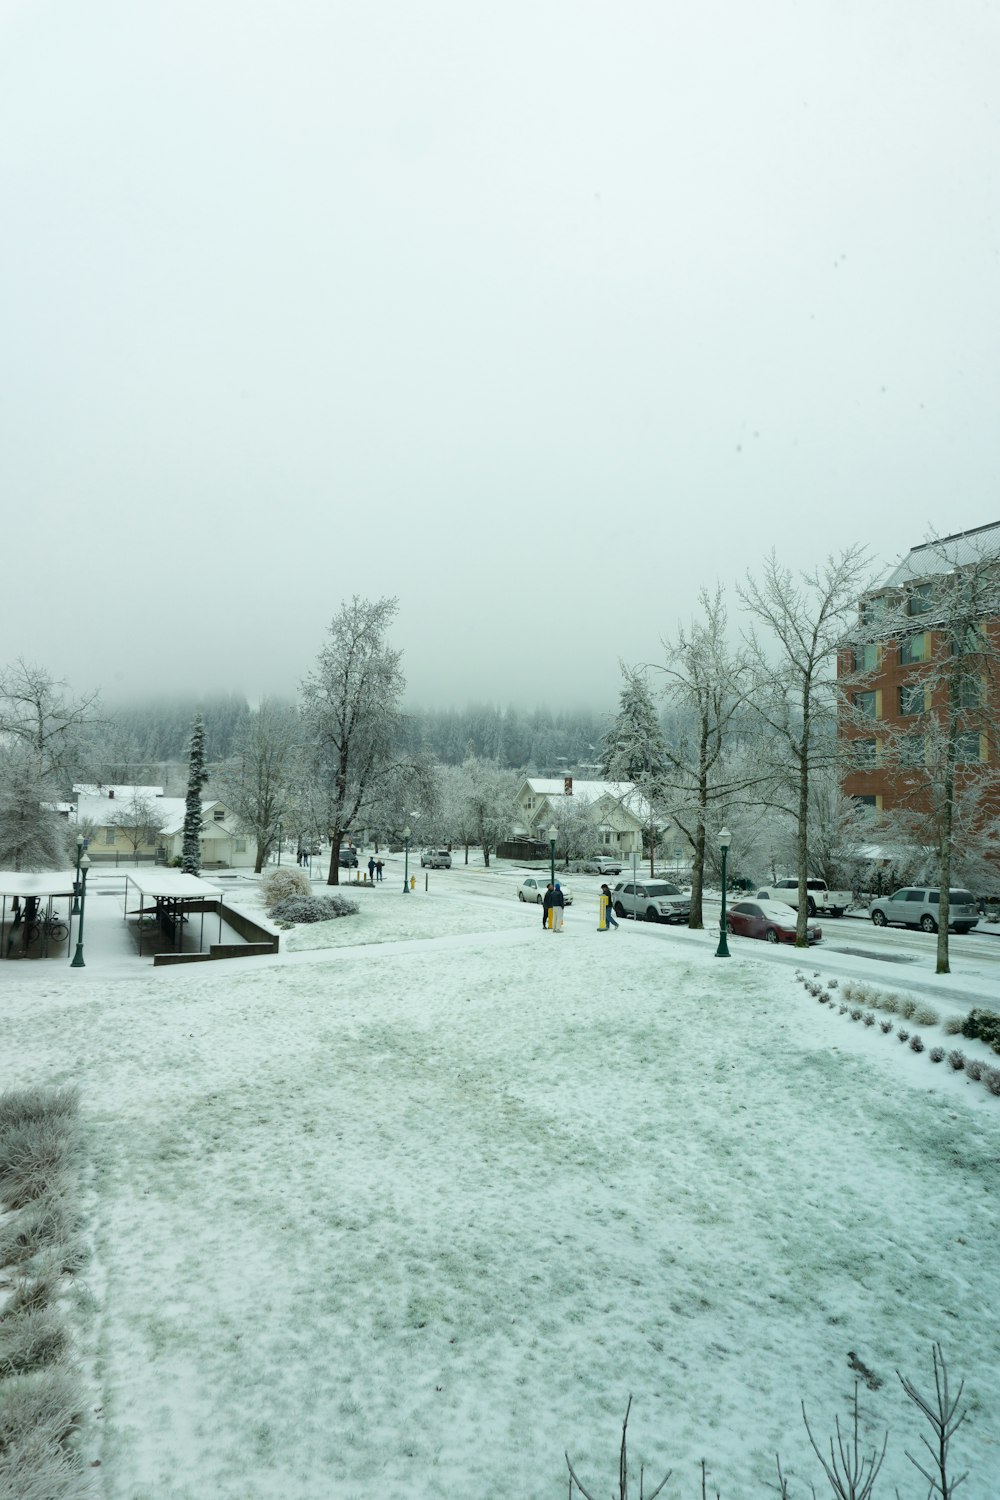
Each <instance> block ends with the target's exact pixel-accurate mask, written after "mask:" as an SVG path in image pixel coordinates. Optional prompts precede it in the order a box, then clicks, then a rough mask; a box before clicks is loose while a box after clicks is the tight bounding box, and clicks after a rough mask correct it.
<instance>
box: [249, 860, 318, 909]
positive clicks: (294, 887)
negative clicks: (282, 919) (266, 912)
mask: <svg viewBox="0 0 1000 1500" xmlns="http://www.w3.org/2000/svg"><path fill="white" fill-rule="evenodd" d="M260 893H261V895H262V896H263V898H264V905H265V907H268V906H276V905H277V903H278V902H279V901H284V900H286V899H287V898H288V897H289V896H311V895H312V886H311V885H310V884H309V876H308V875H307V874H306V872H305V870H300V869H299V867H298V865H294V866H293V865H286V866H285V867H282V866H281V865H279V866H278V868H277V869H276V870H268V871H267V872H266V874H265V875H264V876H263V878H262V880H261V882H260Z"/></svg>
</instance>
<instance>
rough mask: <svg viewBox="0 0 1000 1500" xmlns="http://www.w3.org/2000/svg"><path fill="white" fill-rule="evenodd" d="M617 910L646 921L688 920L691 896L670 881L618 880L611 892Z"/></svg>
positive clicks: (624, 915) (616, 911)
mask: <svg viewBox="0 0 1000 1500" xmlns="http://www.w3.org/2000/svg"><path fill="white" fill-rule="evenodd" d="M611 900H612V901H613V902H614V908H615V913H616V914H617V915H618V916H619V917H635V918H636V920H637V921H640V922H641V921H646V922H686V921H687V919H688V917H689V916H690V915H691V898H690V896H685V894H684V892H683V891H682V890H681V889H680V887H679V886H676V885H673V884H672V883H671V882H670V881H669V880H643V881H636V882H634V883H633V882H632V881H631V880H619V882H618V884H617V885H616V886H615V888H614V890H613V891H612V892H611Z"/></svg>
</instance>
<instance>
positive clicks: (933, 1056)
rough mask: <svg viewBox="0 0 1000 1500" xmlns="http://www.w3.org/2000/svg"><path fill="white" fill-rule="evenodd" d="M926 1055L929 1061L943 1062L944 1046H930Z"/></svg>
mask: <svg viewBox="0 0 1000 1500" xmlns="http://www.w3.org/2000/svg"><path fill="white" fill-rule="evenodd" d="M927 1056H928V1057H929V1058H930V1060H931V1062H944V1048H943V1047H932V1048H931V1050H930V1051H929V1052H928V1054H927Z"/></svg>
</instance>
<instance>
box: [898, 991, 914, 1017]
mask: <svg viewBox="0 0 1000 1500" xmlns="http://www.w3.org/2000/svg"><path fill="white" fill-rule="evenodd" d="M916 1008H917V1002H916V1001H915V1000H911V999H910V997H909V995H900V997H899V1005H898V1007H897V1009H898V1010H899V1014H900V1015H901V1016H902V1017H903V1019H904V1021H909V1020H911V1019H912V1017H913V1012H914V1011H915V1010H916Z"/></svg>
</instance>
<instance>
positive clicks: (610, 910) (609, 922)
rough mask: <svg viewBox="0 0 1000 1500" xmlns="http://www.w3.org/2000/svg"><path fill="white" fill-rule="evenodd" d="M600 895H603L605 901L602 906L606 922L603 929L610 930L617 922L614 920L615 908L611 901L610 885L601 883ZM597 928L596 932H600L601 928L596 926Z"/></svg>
mask: <svg viewBox="0 0 1000 1500" xmlns="http://www.w3.org/2000/svg"><path fill="white" fill-rule="evenodd" d="M601 895H602V896H603V897H604V900H605V902H606V903H607V904H606V905H605V908H604V921H605V924H606V925H605V928H604V931H605V932H610V931H611V928H612V927H617V926H618V923H617V922H616V921H615V909H614V906H613V905H612V902H611V887H610V886H609V885H607V884H605V885H602V886H601ZM597 930H598V932H600V930H601V929H600V928H598V929H597Z"/></svg>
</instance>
